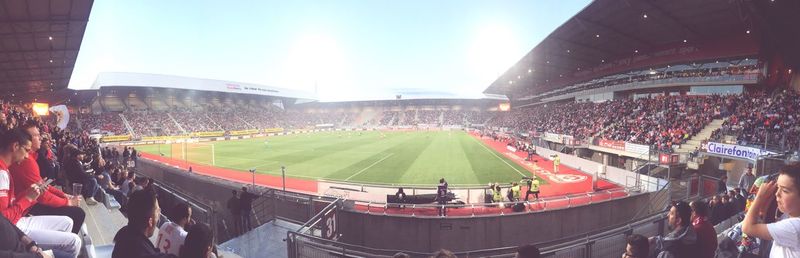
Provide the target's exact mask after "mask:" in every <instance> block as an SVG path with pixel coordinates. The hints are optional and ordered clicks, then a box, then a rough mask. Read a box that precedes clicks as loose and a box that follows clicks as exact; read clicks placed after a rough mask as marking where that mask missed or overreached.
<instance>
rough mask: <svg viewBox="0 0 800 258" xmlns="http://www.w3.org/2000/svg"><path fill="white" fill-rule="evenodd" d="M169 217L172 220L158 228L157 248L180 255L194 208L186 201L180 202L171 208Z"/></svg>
mask: <svg viewBox="0 0 800 258" xmlns="http://www.w3.org/2000/svg"><path fill="white" fill-rule="evenodd" d="M168 217H169V219H170V220H172V221H170V222H167V223H164V224H163V225H161V227H160V228H158V238H157V239H156V248H158V249H159V250H161V252H164V253H168V254H174V255H178V254H179V253H180V250H181V246H183V242H184V240H186V235H187V234H188V233H187V232H186V227H188V226H189V225H191V221H192V208H190V207H189V205H188V204H186V203H178V204H176V205H175V207H173V208H172V209H171V210H170V213H169V214H168Z"/></svg>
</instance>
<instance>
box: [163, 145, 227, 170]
mask: <svg viewBox="0 0 800 258" xmlns="http://www.w3.org/2000/svg"><path fill="white" fill-rule="evenodd" d="M171 147H172V148H171V149H172V150H171V156H172V158H173V159H177V160H183V161H186V162H191V163H197V164H204V165H212V166H214V165H216V157H215V154H214V144H212V143H200V142H183V143H173V144H172V146H171Z"/></svg>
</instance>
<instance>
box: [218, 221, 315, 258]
mask: <svg viewBox="0 0 800 258" xmlns="http://www.w3.org/2000/svg"><path fill="white" fill-rule="evenodd" d="M300 227H301V225H298V224H294V223H291V222H287V221H284V220H280V219H276V220H273V221H272V222H268V223H264V224H263V225H261V226H259V227H257V228H255V229H253V230H250V231H249V232H247V233H245V234H244V235H241V236H238V237H235V238H233V239H231V240H228V241H227V242H225V243H222V244H220V245H219V248H218V250H219V251H220V252H224V253H231V254H233V253H236V254H239V255H241V256H242V257H267V256H264V255H265V254H268V257H278V258H282V257H288V254H287V252H286V251H287V250H286V242H285V241H284V239H285V238H286V233H287V232H288V231H295V230H297V229H299V228H300ZM224 256H225V258H228V257H235V256H228V255H227V254H226V255H224Z"/></svg>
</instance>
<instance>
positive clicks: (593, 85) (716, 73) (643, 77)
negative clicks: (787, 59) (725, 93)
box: [520, 60, 761, 99]
mask: <svg viewBox="0 0 800 258" xmlns="http://www.w3.org/2000/svg"><path fill="white" fill-rule="evenodd" d="M754 63H755V64H754ZM706 65H707V66H710V65H711V64H706ZM714 66H715V67H714V68H705V67H699V68H695V67H696V64H694V65H691V66H690V65H683V67H685V69H681V70H675V69H674V68H672V67H662V68H660V69H655V70H640V71H635V72H629V73H625V74H615V75H609V76H606V77H603V78H597V79H592V80H589V81H585V82H581V83H577V84H573V85H570V86H565V87H562V88H560V89H558V90H553V91H548V92H544V93H539V94H536V95H533V97H534V98H535V99H542V98H547V97H552V96H556V95H561V94H567V93H573V92H580V91H585V90H591V89H598V88H603V87H609V86H615V85H621V84H627V83H639V82H648V81H657V80H665V79H679V78H696V79H694V80H693V81H698V82H702V81H711V80H718V79H720V77H724V76H732V75H750V76H755V77H757V76H759V74H760V69H759V67H761V65H760V64H757V61H755V60H749V61H745V62H742V64H741V65H734V64H728V66H724V67H719V66H717V65H716V64H715V65H714ZM676 67H678V66H676ZM535 90H536V89H531V90H530V91H528V92H525V93H522V94H520V95H522V96H530V95H532V94H534V93H533V91H535Z"/></svg>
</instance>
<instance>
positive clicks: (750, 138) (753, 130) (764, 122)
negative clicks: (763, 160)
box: [711, 91, 800, 150]
mask: <svg viewBox="0 0 800 258" xmlns="http://www.w3.org/2000/svg"><path fill="white" fill-rule="evenodd" d="M732 105H733V107H732V109H731V110H732V111H733V112H732V114H731V116H730V117H729V118H728V119H727V120H726V121H725V123H723V124H722V127H720V129H719V130H716V131H715V132H714V134H713V136H712V137H711V139H712V140H714V141H721V140H723V139H722V138H723V137H724V136H725V135H731V136H734V137H736V139H737V144H740V145H756V146H760V147H763V146H764V144H765V141H766V145H767V148H768V149H777V150H798V149H800V95H798V94H797V93H795V92H794V91H783V92H778V93H775V94H772V95H767V94H764V93H747V94H744V95H743V96H742V97H741V98H739V99H736V100H735V101H733V103H732Z"/></svg>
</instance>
